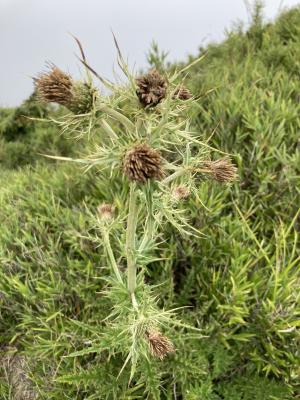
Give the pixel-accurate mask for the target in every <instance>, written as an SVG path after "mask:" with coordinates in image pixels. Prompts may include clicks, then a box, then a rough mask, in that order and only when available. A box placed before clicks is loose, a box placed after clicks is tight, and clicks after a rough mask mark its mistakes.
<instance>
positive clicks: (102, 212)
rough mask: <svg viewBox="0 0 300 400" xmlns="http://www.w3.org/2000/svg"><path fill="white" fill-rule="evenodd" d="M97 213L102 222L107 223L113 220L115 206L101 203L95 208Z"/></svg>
mask: <svg viewBox="0 0 300 400" xmlns="http://www.w3.org/2000/svg"><path fill="white" fill-rule="evenodd" d="M97 211H98V214H99V216H100V218H101V219H102V220H103V221H109V220H111V219H112V218H113V215H114V212H115V206H113V205H112V204H107V203H102V204H100V205H99V206H98V207H97Z"/></svg>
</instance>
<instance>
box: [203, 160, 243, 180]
mask: <svg viewBox="0 0 300 400" xmlns="http://www.w3.org/2000/svg"><path fill="white" fill-rule="evenodd" d="M204 167H205V168H207V172H208V173H211V174H212V175H213V177H214V179H215V180H216V181H218V182H220V183H227V182H232V181H234V180H235V179H236V178H237V168H236V166H235V165H233V164H232V162H231V160H230V158H228V157H226V158H220V159H219V160H216V161H205V162H204Z"/></svg>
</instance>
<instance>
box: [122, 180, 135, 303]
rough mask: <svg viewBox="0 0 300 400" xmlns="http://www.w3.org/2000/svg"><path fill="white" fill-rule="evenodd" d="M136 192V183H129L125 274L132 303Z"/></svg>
mask: <svg viewBox="0 0 300 400" xmlns="http://www.w3.org/2000/svg"><path fill="white" fill-rule="evenodd" d="M136 200H137V194H136V185H135V183H131V185H130V194H129V211H128V217H127V230H126V247H125V251H126V258H127V276H128V290H129V293H130V294H131V297H132V301H133V304H134V305H135V303H136V300H135V296H134V292H135V289H136V272H137V268H136V260H135V235H136V224H137V201H136Z"/></svg>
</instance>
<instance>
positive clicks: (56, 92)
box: [34, 66, 96, 114]
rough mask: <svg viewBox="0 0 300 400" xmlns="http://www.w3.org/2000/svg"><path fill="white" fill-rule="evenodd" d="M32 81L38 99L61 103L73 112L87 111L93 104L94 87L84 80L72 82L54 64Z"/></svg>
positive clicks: (69, 77) (68, 76)
mask: <svg viewBox="0 0 300 400" xmlns="http://www.w3.org/2000/svg"><path fill="white" fill-rule="evenodd" d="M34 83H35V87H36V91H37V94H38V97H39V98H40V100H42V101H46V102H51V103H58V104H61V105H62V106H65V107H67V108H68V109H69V110H70V111H72V112H73V113H74V114H84V113H87V112H89V111H90V110H91V109H92V106H93V104H94V99H95V96H96V89H95V88H93V87H92V86H91V85H90V84H88V83H85V82H74V81H73V79H72V78H71V76H70V75H68V74H66V73H65V72H63V71H61V70H60V69H59V68H57V67H56V66H51V69H50V71H49V72H48V73H44V74H41V75H40V76H39V77H38V78H35V79H34Z"/></svg>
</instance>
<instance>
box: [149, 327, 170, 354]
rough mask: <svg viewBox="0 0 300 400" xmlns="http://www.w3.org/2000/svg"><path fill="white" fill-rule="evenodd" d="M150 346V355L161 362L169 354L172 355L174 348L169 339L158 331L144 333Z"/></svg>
mask: <svg viewBox="0 0 300 400" xmlns="http://www.w3.org/2000/svg"><path fill="white" fill-rule="evenodd" d="M146 337H147V340H148V343H149V346H150V351H151V354H152V355H153V356H154V357H156V358H159V359H160V360H163V359H164V358H165V357H166V356H167V355H168V354H169V353H174V351H175V347H174V345H173V343H172V342H171V341H170V339H169V338H167V337H166V336H164V335H162V334H161V333H160V332H159V331H156V330H151V331H149V332H147V333H146Z"/></svg>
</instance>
